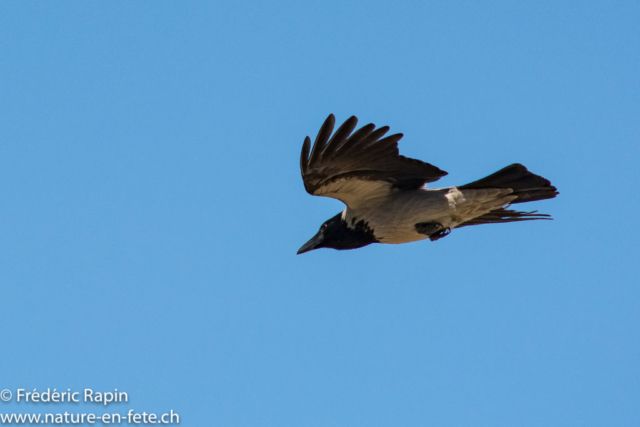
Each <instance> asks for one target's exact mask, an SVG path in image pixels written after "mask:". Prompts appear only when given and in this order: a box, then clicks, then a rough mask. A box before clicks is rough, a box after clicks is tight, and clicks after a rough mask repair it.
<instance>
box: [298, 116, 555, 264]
mask: <svg viewBox="0 0 640 427" xmlns="http://www.w3.org/2000/svg"><path fill="white" fill-rule="evenodd" d="M357 123H358V119H357V118H356V117H355V116H353V117H351V118H349V119H348V120H347V121H345V122H344V123H343V124H342V126H340V127H339V128H338V130H337V131H336V132H335V133H333V128H334V125H335V117H334V116H333V114H330V115H329V117H328V118H327V120H325V122H324V124H323V125H322V127H321V128H320V132H318V136H317V137H316V140H315V143H314V144H313V148H311V139H309V137H306V138H305V140H304V144H303V145H302V154H301V156H300V169H301V171H302V181H303V182H304V188H305V189H306V190H307V192H308V193H309V194H311V195H313V196H325V197H332V198H334V199H338V200H340V201H342V202H344V203H345V204H346V205H347V208H346V209H345V210H344V211H342V212H340V213H339V214H337V215H336V216H334V217H333V218H331V219H329V220H327V221H326V222H325V223H324V224H322V226H321V227H320V230H319V231H318V233H317V234H316V235H315V236H314V237H313V238H311V240H309V241H308V242H307V243H305V244H304V245H303V246H302V247H301V248H300V250H299V251H298V254H302V253H305V252H309V251H311V250H314V249H319V248H333V249H339V250H343V249H356V248H361V247H363V246H367V245H370V244H371V243H395V244H397V243H407V242H415V241H417V240H423V239H426V238H429V240H431V241H435V240H438V239H440V238H442V237H444V236H446V235H448V234H449V233H450V232H451V230H453V229H454V228H460V227H466V226H468V225H479V224H495V223H501V222H516V221H531V220H536V219H551V217H550V216H549V215H545V214H538V213H536V212H537V211H533V212H521V211H516V210H510V209H508V207H509V206H510V205H511V204H515V203H523V202H532V201H535V200H544V199H552V198H554V197H556V196H557V195H558V191H557V189H556V187H554V186H552V185H551V183H550V182H549V181H548V180H546V179H544V178H542V177H541V176H538V175H535V174H533V173H531V172H529V171H528V170H527V168H525V167H524V166H522V165H521V164H518V163H515V164H512V165H510V166H507V167H506V168H504V169H501V170H499V171H498V172H496V173H494V174H492V175H489V176H487V177H486V178H482V179H480V180H478V181H474V182H472V183H470V184H466V185H463V186H459V187H447V188H434V189H428V188H425V184H426V183H429V182H434V181H437V180H438V179H440V178H441V177H443V176H445V175H447V172H444V171H442V170H440V169H438V168H437V167H435V166H433V165H430V164H429V163H425V162H422V161H420V160H416V159H410V158H407V157H404V156H401V155H400V154H399V152H398V141H399V140H400V139H401V138H402V134H401V133H397V134H394V135H390V136H387V137H384V138H383V136H384V135H385V134H386V133H387V132H388V131H389V127H388V126H384V127H381V128H378V129H376V127H375V125H373V124H368V125H366V126H363V127H361V128H360V129H358V130H357V131H355V132H353V130H354V129H355V128H356V125H357ZM332 133H333V135H332Z"/></svg>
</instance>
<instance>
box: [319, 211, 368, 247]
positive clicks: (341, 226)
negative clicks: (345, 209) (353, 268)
mask: <svg viewBox="0 0 640 427" xmlns="http://www.w3.org/2000/svg"><path fill="white" fill-rule="evenodd" d="M326 224H327V226H328V227H327V229H326V231H325V236H324V241H323V246H324V247H327V248H333V249H338V250H344V249H357V248H361V247H363V246H367V245H370V244H372V243H378V240H377V239H376V238H375V236H374V235H373V230H372V229H371V228H369V224H367V223H366V222H365V221H364V220H360V221H352V225H351V227H349V225H348V224H347V222H346V221H344V220H343V219H342V213H339V214H338V215H336V216H334V217H333V218H331V219H330V220H328V221H327V222H326Z"/></svg>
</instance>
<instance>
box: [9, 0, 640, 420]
mask: <svg viewBox="0 0 640 427" xmlns="http://www.w3.org/2000/svg"><path fill="white" fill-rule="evenodd" d="M639 27H640V6H639V5H638V3H637V2H633V1H627V2H625V1H616V2H594V1H563V2H556V1H554V2H551V1H548V2H546V1H535V2H534V1H529V2H461V1H460V2H459V1H455V2H425V1H415V2H402V1H401V2H393V3H392V2H370V1H367V2H365V1H355V2H347V3H345V2H331V1H326V2H313V3H312V2H288V1H287V2H285V1H280V2H264V3H257V2H248V1H235V2H195V1H185V2H176V1H174V2H169V1H154V2H133V1H129V2H120V1H114V2H78V1H75V2H74V1H69V2H3V3H2V4H1V5H0V52H1V53H0V55H1V58H0V117H1V118H2V119H1V122H2V125H1V126H0V141H1V143H0V176H1V179H0V194H2V203H0V235H1V236H2V239H1V240H2V244H1V245H0V256H1V262H0V265H1V266H0V286H1V297H0V307H1V310H0V325H2V326H1V329H0V330H1V331H2V341H3V343H4V346H3V352H2V356H1V359H0V360H1V361H2V363H1V366H2V368H1V374H0V389H5V388H6V389H9V390H12V391H13V392H14V393H15V390H16V389H18V388H24V389H28V390H32V389H34V388H37V389H38V390H41V391H42V390H45V389H47V388H51V389H53V388H54V387H55V388H57V389H58V390H66V389H68V388H70V389H73V390H83V389H85V388H91V389H94V390H104V391H109V390H113V389H114V388H117V389H118V390H122V391H126V392H127V393H128V394H129V397H130V402H129V404H126V405H120V406H117V405H116V406H109V407H107V409H106V410H103V408H102V407H100V406H95V407H94V406H91V405H87V404H79V405H48V406H47V405H42V404H41V405H37V404H17V403H16V402H15V401H12V402H11V403H3V402H0V412H52V411H53V412H58V411H63V410H70V411H74V412H88V411H94V412H96V413H98V414H99V413H101V412H103V411H111V410H112V409H115V410H117V411H119V412H126V410H128V409H129V408H133V409H135V410H137V411H138V412H142V411H143V410H144V411H147V412H154V411H155V412H159V413H162V412H166V411H168V410H169V409H173V410H174V411H176V412H178V413H179V414H180V416H181V421H182V423H181V424H182V425H189V426H198V425H201V426H202V425H211V426H400V425H402V426H470V425H474V426H514V425H518V426H541V425H563V426H574V425H575V426H578V425H579V426H602V425H616V426H637V425H639V424H640V406H638V399H639V398H640V364H639V363H638V361H639V360H640V342H639V341H638V337H639V336H640V318H639V315H638V307H639V305H640V288H639V286H640V274H639V273H640V267H639V266H638V262H639V261H638V260H640V250H639V249H638V243H637V240H638V236H639V235H640V227H639V226H638V221H637V220H636V217H637V215H638V214H637V212H638V211H640V201H639V200H640V199H639V197H638V189H637V184H636V182H637V180H638V172H637V171H638V162H639V161H640V148H639V142H640V120H639V119H640V85H639V83H640V81H639V80H640V79H639V77H638V76H640V37H639V36H638V28H639ZM329 113H334V114H335V115H336V116H337V119H338V121H342V120H345V119H346V118H347V117H349V116H351V115H357V116H358V117H359V118H360V120H361V124H366V123H369V122H374V123H376V124H377V125H389V126H391V130H392V131H394V132H402V133H404V135H405V137H404V139H403V140H402V141H401V142H400V151H401V153H402V154H405V155H407V156H411V157H416V158H419V159H423V160H425V161H428V162H430V163H433V164H435V165H437V166H438V167H440V168H442V169H444V170H446V171H448V172H449V175H448V176H447V177H445V178H443V179H442V180H441V181H440V182H439V183H436V185H437V186H449V185H458V184H464V183H467V182H470V181H472V180H475V179H478V178H481V177H483V176H486V175H488V174H489V173H492V172H494V171H496V170H498V169H500V168H502V167H504V166H506V165H508V164H511V163H514V162H520V163H523V164H525V165H526V166H527V167H528V168H529V169H531V170H532V171H533V172H536V173H538V174H541V175H543V176H544V177H546V178H549V179H550V180H551V181H552V182H553V183H554V184H555V185H556V186H557V187H558V188H559V190H560V196H559V197H558V198H557V199H554V200H552V201H542V202H536V203H535V204H532V205H531V208H532V209H539V210H540V211H541V212H544V213H550V214H552V215H553V216H554V218H555V221H552V222H551V221H548V222H542V221H540V222H532V223H523V224H505V225H488V226H483V227H468V228H464V229H461V230H458V231H454V232H453V233H452V234H451V235H450V236H448V237H447V238H446V239H442V240H440V241H438V242H435V243H431V242H428V241H427V242H424V241H423V242H417V243H411V244H406V245H400V246H391V245H372V246H369V247H366V248H363V249H360V250H357V251H343V252H337V251H332V250H318V251H314V252H311V253H309V254H305V255H301V256H296V255H295V253H296V251H297V249H298V248H299V247H300V246H301V245H302V244H303V243H304V242H306V241H307V239H308V238H310V237H311V236H312V235H313V234H315V232H316V231H317V228H318V227H319V226H320V224H321V223H322V222H323V221H324V220H326V219H328V218H329V217H331V216H333V215H334V214H335V213H337V212H339V211H340V210H342V209H343V207H342V205H341V203H339V202H337V201H335V200H331V199H323V198H315V197H311V196H309V195H307V193H306V192H305V191H304V189H303V186H302V181H301V179H300V172H299V163H298V162H299V153H300V148H301V145H302V141H303V139H304V137H305V136H306V135H311V136H314V135H315V134H316V132H317V130H318V129H319V127H320V125H321V124H322V122H323V120H324V119H325V118H326V116H327V115H328V114H329Z"/></svg>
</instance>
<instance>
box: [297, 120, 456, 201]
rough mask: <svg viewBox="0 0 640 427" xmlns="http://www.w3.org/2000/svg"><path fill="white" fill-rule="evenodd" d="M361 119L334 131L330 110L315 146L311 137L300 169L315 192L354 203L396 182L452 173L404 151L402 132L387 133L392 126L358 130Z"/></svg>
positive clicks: (416, 183)
mask: <svg viewBox="0 0 640 427" xmlns="http://www.w3.org/2000/svg"><path fill="white" fill-rule="evenodd" d="M357 124H358V119H357V118H356V117H355V116H352V117H350V118H349V119H347V120H346V121H345V122H344V123H343V124H342V125H341V126H340V127H339V128H338V130H337V131H336V132H335V133H334V134H333V136H331V134H332V132H333V129H334V126H335V117H334V116H333V114H330V115H329V117H327V119H326V120H325V121H324V123H323V125H322V127H321V128H320V131H319V132H318V135H317V137H316V140H315V142H314V144H313V147H311V139H310V138H309V137H307V138H305V140H304V143H303V144H302V152H301V154H300V169H301V172H302V180H303V182H304V186H305V189H306V190H307V192H309V194H312V195H317V196H328V197H333V198H336V199H338V200H342V201H343V202H345V203H347V205H349V204H350V203H357V202H358V200H360V199H366V198H367V197H371V196H372V194H374V193H375V194H376V195H380V194H381V193H380V192H381V191H382V192H389V191H391V189H392V188H393V187H395V188H405V189H409V188H419V187H421V186H422V185H424V184H425V183H427V182H434V181H437V180H438V179H440V178H441V177H442V176H444V175H446V174H447V173H446V172H444V171H442V170H440V169H439V168H437V167H435V166H433V165H430V164H429V163H425V162H422V161H420V160H416V159H410V158H407V157H404V156H401V155H400V153H399V152H398V141H399V140H400V139H401V138H402V136H403V135H402V134H401V133H397V134H393V135H390V136H387V137H385V138H383V137H384V135H386V134H387V132H389V127H388V126H383V127H380V128H378V129H376V127H375V125H374V124H368V125H365V126H362V127H361V128H360V129H358V130H356V131H355V132H353V131H354V129H355V128H356V125H357ZM352 132H353V133H352ZM349 180H352V182H350V181H349Z"/></svg>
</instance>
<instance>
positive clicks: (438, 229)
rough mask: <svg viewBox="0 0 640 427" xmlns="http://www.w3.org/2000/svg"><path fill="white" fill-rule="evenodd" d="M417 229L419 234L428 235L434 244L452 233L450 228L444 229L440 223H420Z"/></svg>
mask: <svg viewBox="0 0 640 427" xmlns="http://www.w3.org/2000/svg"><path fill="white" fill-rule="evenodd" d="M415 227H416V231H417V232H418V233H420V234H425V235H427V236H428V237H429V240H431V241H432V242H434V241H436V240H438V239H441V238H443V237H444V236H446V235H448V234H449V233H451V229H450V228H444V227H443V226H442V224H440V223H439V222H420V223H418V224H416V226H415Z"/></svg>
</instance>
